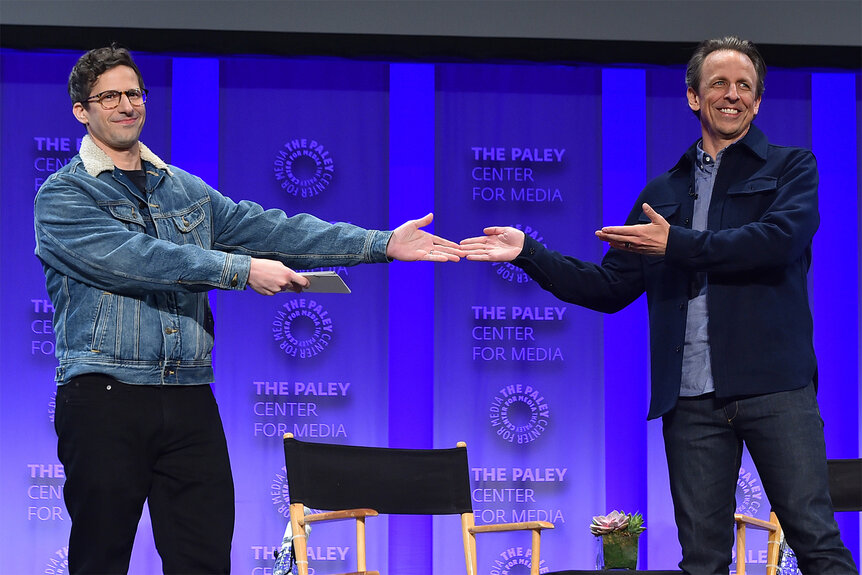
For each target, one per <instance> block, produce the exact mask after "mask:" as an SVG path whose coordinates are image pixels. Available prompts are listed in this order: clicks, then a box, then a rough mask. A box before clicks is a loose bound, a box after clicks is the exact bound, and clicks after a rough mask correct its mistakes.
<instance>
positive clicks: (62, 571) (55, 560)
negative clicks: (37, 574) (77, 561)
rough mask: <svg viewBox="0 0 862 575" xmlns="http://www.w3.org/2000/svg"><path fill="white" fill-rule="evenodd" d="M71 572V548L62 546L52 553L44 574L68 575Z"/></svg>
mask: <svg viewBox="0 0 862 575" xmlns="http://www.w3.org/2000/svg"><path fill="white" fill-rule="evenodd" d="M68 572H69V548H68V547H61V548H60V549H57V550H56V551H54V553H52V554H51V557H50V558H49V559H48V563H47V564H46V565H45V570H44V571H43V573H44V575H66V574H67V573H68Z"/></svg>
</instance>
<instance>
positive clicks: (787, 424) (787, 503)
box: [663, 384, 858, 575]
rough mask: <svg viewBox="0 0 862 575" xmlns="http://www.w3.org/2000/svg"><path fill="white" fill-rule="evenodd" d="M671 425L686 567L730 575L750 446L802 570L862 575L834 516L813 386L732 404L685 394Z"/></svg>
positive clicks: (668, 446) (701, 573)
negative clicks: (736, 514) (743, 467)
mask: <svg viewBox="0 0 862 575" xmlns="http://www.w3.org/2000/svg"><path fill="white" fill-rule="evenodd" d="M663 428H664V440H665V450H666V453H667V462H668V470H669V475H670V489H671V495H672V497H673V505H674V515H675V517H676V524H677V529H678V530H679V541H680V543H681V545H682V561H681V562H680V567H681V568H682V570H683V571H684V572H685V573H691V574H692V575H723V574H726V573H728V570H729V569H728V566H729V565H730V562H731V548H732V546H733V513H734V510H735V508H736V503H735V501H734V495H735V492H736V482H737V479H738V477H739V467H740V462H741V459H742V445H743V442H744V443H745V445H746V446H747V447H748V451H749V453H750V454H751V459H752V461H754V465H755V466H756V467H757V471H758V473H759V475H760V480H761V481H762V483H763V488H764V489H765V491H766V496H767V497H768V498H769V503H770V505H771V506H772V509H773V510H774V511H775V514H776V515H777V516H778V520H779V521H780V522H781V527H782V528H783V529H784V532H785V534H786V536H787V542H788V543H789V544H790V547H791V548H793V550H794V551H795V553H796V555H797V559H798V560H799V567H800V569H801V570H802V572H803V573H811V574H817V575H839V574H840V575H851V574H853V575H855V574H858V570H857V569H856V565H855V564H854V563H853V557H852V555H851V554H850V552H849V551H848V550H847V549H846V548H845V547H844V544H843V543H842V542H841V536H840V534H839V532H838V524H837V523H836V522H835V519H834V517H833V512H832V501H831V499H830V497H829V480H828V473H827V469H826V445H825V442H824V439H823V420H822V419H821V418H820V410H819V408H818V406H817V398H816V396H815V393H814V385H813V384H811V385H809V386H807V387H804V388H802V389H797V390H793V391H784V392H779V393H771V394H768V395H759V396H754V397H746V398H741V399H736V400H732V401H731V400H719V399H716V398H715V397H714V395H713V394H710V395H708V396H703V397H701V398H693V399H680V401H679V403H678V405H677V407H676V408H675V409H674V410H673V411H671V412H670V413H668V414H667V415H665V416H664V418H663Z"/></svg>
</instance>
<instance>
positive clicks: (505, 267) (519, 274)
mask: <svg viewBox="0 0 862 575" xmlns="http://www.w3.org/2000/svg"><path fill="white" fill-rule="evenodd" d="M491 268H492V269H493V270H494V272H495V273H496V274H497V277H498V278H500V279H502V280H504V281H507V282H509V283H514V284H525V283H527V282H529V281H530V276H528V275H527V272H525V271H524V270H522V269H521V268H519V267H518V266H516V265H513V264H512V263H511V262H494V263H492V264H491Z"/></svg>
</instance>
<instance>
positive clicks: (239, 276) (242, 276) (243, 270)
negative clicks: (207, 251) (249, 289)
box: [221, 253, 251, 291]
mask: <svg viewBox="0 0 862 575" xmlns="http://www.w3.org/2000/svg"><path fill="white" fill-rule="evenodd" d="M250 271H251V256H246V255H238V254H230V253H225V260H224V271H223V272H222V281H221V286H222V288H224V289H227V290H236V291H242V290H244V289H245V288H246V286H247V285H248V274H249V272H250Z"/></svg>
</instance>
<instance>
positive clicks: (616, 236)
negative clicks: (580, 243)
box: [596, 204, 670, 256]
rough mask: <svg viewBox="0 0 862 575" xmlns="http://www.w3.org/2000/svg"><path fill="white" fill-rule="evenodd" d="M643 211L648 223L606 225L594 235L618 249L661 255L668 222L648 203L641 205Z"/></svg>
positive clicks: (665, 239) (665, 242)
mask: <svg viewBox="0 0 862 575" xmlns="http://www.w3.org/2000/svg"><path fill="white" fill-rule="evenodd" d="M643 211H644V214H645V215H646V217H648V218H649V221H650V223H648V224H637V225H634V226H606V227H603V228H602V229H600V230H598V231H597V232H596V237H598V238H599V239H600V240H602V241H604V242H608V243H609V244H610V245H611V247H612V248H617V249H618V250H624V251H627V252H633V253H636V254H641V255H646V256H663V255H664V252H665V250H666V249H667V236H668V233H669V232H670V224H669V223H667V220H666V219H664V218H663V217H661V215H660V214H659V213H658V212H657V211H655V210H654V209H652V208H651V207H650V205H649V204H644V205H643Z"/></svg>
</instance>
